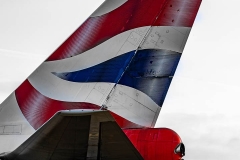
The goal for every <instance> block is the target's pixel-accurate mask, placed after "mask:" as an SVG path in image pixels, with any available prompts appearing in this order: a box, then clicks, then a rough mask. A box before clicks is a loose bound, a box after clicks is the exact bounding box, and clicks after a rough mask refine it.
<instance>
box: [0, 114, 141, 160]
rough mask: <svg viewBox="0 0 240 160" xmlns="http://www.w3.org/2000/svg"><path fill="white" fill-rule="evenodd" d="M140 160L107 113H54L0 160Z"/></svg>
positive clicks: (134, 149) (139, 156)
mask: <svg viewBox="0 0 240 160" xmlns="http://www.w3.org/2000/svg"><path fill="white" fill-rule="evenodd" d="M33 159H34V160H49V159H51V160H54V159H57V160H63V159H64V160H67V159H69V160H73V159H78V160H85V159H91V160H93V159H96V160H97V159H104V160H108V159H109V160H110V159H129V160H130V159H131V160H135V159H136V160H138V159H143V158H142V157H141V155H140V154H139V152H138V151H137V150H136V148H135V147H134V146H133V144H132V143H131V142H130V141H129V139H128V138H127V136H126V135H125V134H124V132H123V131H122V130H121V128H120V127H119V126H118V125H117V123H116V122H115V120H114V119H113V118H112V116H111V115H110V113H109V111H100V110H99V111H92V110H71V111H60V112H58V113H56V114H55V115H54V116H53V117H52V118H51V119H50V120H49V121H48V122H46V123H45V124H44V125H43V126H42V127H41V128H40V129H38V130H37V131H36V132H35V133H34V134H33V135H32V136H31V137H30V138H29V139H27V140H26V141H25V142H24V143H23V144H22V145H20V146H19V147H18V148H17V149H16V150H14V151H13V152H11V153H9V154H6V155H4V156H3V155H2V156H0V160H33Z"/></svg>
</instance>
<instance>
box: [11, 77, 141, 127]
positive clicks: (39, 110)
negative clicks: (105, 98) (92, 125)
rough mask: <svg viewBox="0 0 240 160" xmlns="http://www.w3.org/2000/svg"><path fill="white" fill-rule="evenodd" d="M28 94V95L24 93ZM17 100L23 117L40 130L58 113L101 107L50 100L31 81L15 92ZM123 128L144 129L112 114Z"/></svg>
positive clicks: (24, 83)
mask: <svg viewBox="0 0 240 160" xmlns="http://www.w3.org/2000/svg"><path fill="white" fill-rule="evenodd" d="M25 92H28V95H25V94H24V93H25ZM15 95H16V100H17V103H18V105H19V108H20V109H21V111H22V113H23V115H24V116H25V117H26V119H27V120H28V122H29V123H30V124H31V125H32V126H33V128H35V129H38V128H39V127H41V126H42V125H43V124H44V123H45V122H46V121H47V120H49V119H50V118H51V117H52V116H53V115H54V114H55V113H56V112H58V111H60V110H72V109H93V110H99V109H100V106H98V105H95V104H92V103H86V102H64V101H58V100H54V99H51V98H48V97H46V96H44V95H42V94H41V93H39V92H38V91H37V90H36V89H35V88H34V87H33V86H32V85H31V84H30V83H29V81H27V80H26V81H24V82H23V83H22V84H21V86H20V87H19V88H18V89H17V90H16V92H15ZM111 114H112V115H113V117H114V118H115V119H116V121H117V123H118V124H119V125H120V126H121V127H122V128H129V127H131V128H138V127H142V126H140V125H138V124H135V123H133V122H131V121H129V120H128V119H125V118H123V117H121V116H119V115H117V114H115V113H113V112H112V113H111Z"/></svg>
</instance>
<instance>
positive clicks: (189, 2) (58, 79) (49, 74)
mask: <svg viewBox="0 0 240 160" xmlns="http://www.w3.org/2000/svg"><path fill="white" fill-rule="evenodd" d="M200 3H201V0H116V1H115V0H106V1H105V2H104V3H103V4H102V5H101V6H100V7H99V8H98V9H97V10H96V11H95V12H94V13H93V14H92V15H91V16H90V17H89V18H88V19H87V20H86V21H85V22H84V23H83V24H82V25H81V26H80V27H79V28H78V29H77V30H76V31H75V32H74V33H73V34H72V35H71V36H70V37H69V38H68V39H67V40H66V41H65V42H64V43H63V44H62V45H61V46H60V47H59V48H58V49H57V50H56V51H55V52H54V53H53V54H52V55H50V56H49V57H48V59H47V60H46V61H45V62H43V63H42V65H41V66H40V67H39V68H37V69H36V71H35V72H33V73H32V74H31V75H30V76H29V77H28V79H27V80H25V81H24V82H23V83H22V84H21V85H20V86H19V88H18V89H17V90H16V91H15V92H14V93H12V94H11V95H10V96H9V97H8V98H7V99H6V100H5V101H4V102H3V103H2V104H1V105H0V141H1V144H3V145H0V152H6V151H11V150H13V149H14V148H16V147H17V146H19V145H20V144H21V143H22V141H24V140H25V139H26V138H27V137H29V136H30V135H31V134H33V133H34V132H35V130H37V129H38V128H39V127H41V126H42V125H43V124H44V123H45V122H47V121H48V120H49V119H50V118H51V117H52V116H53V115H54V114H55V113H56V112H57V111H60V110H71V109H95V110H99V109H102V110H109V111H111V114H112V116H113V117H114V118H115V120H116V121H117V123H118V124H119V126H120V127H121V128H123V129H129V128H143V127H145V128H146V127H154V125H155V122H156V120H157V117H158V115H159V112H160V109H161V107H162V104H163V102H164V99H165V96H166V94H167V91H168V88H169V86H170V83H171V80H172V78H173V76H174V73H175V70H176V67H177V65H178V62H179V60H180V57H181V54H182V51H183V49H184V46H185V43H186V41H187V38H188V35H189V33H190V30H191V27H192V25H193V22H194V19H195V17H196V14H197V11H198V9H199V6H200ZM155 131H157V132H159V134H160V132H161V131H162V129H154V130H149V132H155ZM125 133H128V132H125ZM127 135H128V134H127ZM19 137H21V139H22V141H19V140H17V139H19ZM16 140H17V141H16ZM130 140H131V138H130ZM178 143H181V141H180V140H179V141H178ZM136 147H137V146H136ZM170 148H171V147H170ZM139 151H140V153H141V154H142V155H144V153H142V151H141V150H139ZM172 152H173V151H172ZM147 157H151V155H150V154H148V156H147ZM147 157H146V159H148V158H147ZM155 158H156V159H158V157H155ZM174 159H177V157H174Z"/></svg>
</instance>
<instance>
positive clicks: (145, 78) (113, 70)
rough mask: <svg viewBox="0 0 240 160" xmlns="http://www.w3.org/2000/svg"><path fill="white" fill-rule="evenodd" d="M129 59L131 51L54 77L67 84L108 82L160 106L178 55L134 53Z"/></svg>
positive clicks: (164, 52)
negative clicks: (147, 98)
mask: <svg viewBox="0 0 240 160" xmlns="http://www.w3.org/2000/svg"><path fill="white" fill-rule="evenodd" d="M133 56H134V52H133V51H132V52H129V53H126V54H124V55H121V56H118V57H115V58H113V59H111V60H108V61H106V62H103V63H101V64H98V65H96V66H93V67H90V68H87V69H84V70H80V71H75V72H65V73H54V75H56V76H58V77H59V78H61V79H64V80H67V81H71V82H110V83H119V84H122V85H126V86H129V87H132V88H135V89H137V90H139V91H142V92H143V93H145V94H147V95H148V96H149V97H151V98H152V99H153V101H154V102H155V103H157V104H158V105H159V106H162V103H163V100H164V98H165V95H166V93H167V90H168V88H169V85H170V83H171V79H172V76H173V75H174V72H175V70H176V67H177V64H178V62H179V59H180V57H181V54H180V53H177V52H173V51H166V50H155V49H145V50H140V51H138V52H137V53H136V55H135V56H134V58H133ZM131 60H132V62H131ZM130 62H131V63H130ZM129 63H130V64H129Z"/></svg>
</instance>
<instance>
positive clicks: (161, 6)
mask: <svg viewBox="0 0 240 160" xmlns="http://www.w3.org/2000/svg"><path fill="white" fill-rule="evenodd" d="M156 3H157V5H156ZM106 4H107V3H106ZM199 5H200V1H198V2H192V1H191V0H183V1H179V0H172V1H168V0H162V1H157V2H156V0H141V1H139V0H128V1H127V2H125V3H124V4H122V5H121V6H119V7H118V8H116V9H114V10H112V11H111V12H109V13H107V14H104V15H102V16H98V17H90V18H88V19H87V20H86V21H85V22H84V23H83V24H82V25H81V26H80V27H79V28H78V29H77V30H76V31H75V32H74V33H73V34H72V35H71V36H70V37H69V38H68V39H67V40H66V41H65V42H64V43H63V44H62V45H61V46H60V47H59V48H58V49H57V50H56V51H55V52H54V53H53V54H52V55H51V56H50V57H49V58H48V59H47V61H54V60H60V59H65V58H70V57H72V56H75V55H78V54H81V53H83V52H85V51H87V50H89V49H91V48H93V47H95V46H97V45H99V44H101V43H103V42H104V41H106V40H108V39H109V38H111V37H113V36H116V35H117V34H120V33H122V32H125V31H128V30H131V29H134V28H139V27H143V26H176V27H177V26H178V27H191V26H192V24H193V22H194V19H195V16H196V13H197V11H198V7H199ZM101 8H105V4H104V5H102V6H100V9H98V10H101ZM103 10H104V9H103ZM156 17H157V19H156Z"/></svg>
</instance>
